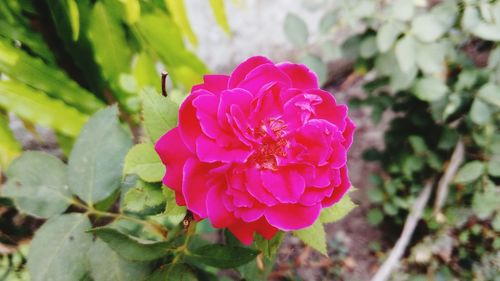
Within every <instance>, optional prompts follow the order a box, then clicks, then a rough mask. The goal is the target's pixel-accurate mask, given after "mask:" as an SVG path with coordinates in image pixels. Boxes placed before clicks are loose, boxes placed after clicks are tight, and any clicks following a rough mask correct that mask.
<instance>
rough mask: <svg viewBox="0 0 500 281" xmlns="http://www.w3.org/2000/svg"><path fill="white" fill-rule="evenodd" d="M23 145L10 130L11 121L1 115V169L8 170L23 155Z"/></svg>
mask: <svg viewBox="0 0 500 281" xmlns="http://www.w3.org/2000/svg"><path fill="white" fill-rule="evenodd" d="M21 149H22V148H21V145H20V144H19V142H18V141H17V140H16V138H15V137H14V134H13V133H12V131H11V130H10V128H9V119H8V118H7V116H4V115H2V114H0V168H3V169H6V168H7V166H9V164H10V162H12V160H14V158H16V157H17V156H18V155H19V154H21Z"/></svg>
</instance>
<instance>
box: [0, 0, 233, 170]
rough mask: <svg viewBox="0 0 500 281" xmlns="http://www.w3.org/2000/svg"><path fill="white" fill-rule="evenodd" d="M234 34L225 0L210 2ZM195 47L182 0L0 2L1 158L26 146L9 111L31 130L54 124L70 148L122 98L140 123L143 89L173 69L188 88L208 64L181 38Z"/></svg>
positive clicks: (4, 161) (130, 118)
mask: <svg viewBox="0 0 500 281" xmlns="http://www.w3.org/2000/svg"><path fill="white" fill-rule="evenodd" d="M210 3H211V6H212V8H213V12H214V15H215V17H216V19H217V22H218V23H219V24H220V25H221V28H223V29H224V30H225V31H226V32H228V33H229V28H228V24H227V20H226V17H225V12H224V6H223V1H222V0H211V1H210ZM184 38H187V39H188V41H189V43H190V44H191V45H193V46H196V44H197V39H196V35H195V34H194V33H193V31H192V30H191V27H190V25H189V22H188V20H187V13H186V9H185V6H184V1H171V0H165V1H162V0H143V1H142V0H141V1H139V0H103V1H90V0H84V1H76V0H62V1H28V0H26V1H17V0H6V1H2V2H1V3H0V73H1V75H2V76H1V77H2V79H1V81H0V93H1V95H0V109H1V111H0V140H1V141H0V155H1V156H0V164H1V167H3V168H5V167H6V166H7V165H8V163H9V162H10V161H12V159H13V158H15V157H16V156H17V155H18V154H19V153H20V150H21V146H20V145H19V144H18V143H17V142H16V140H15V138H14V137H13V134H12V133H11V132H10V131H9V128H8V124H7V121H8V115H7V113H8V112H11V113H12V114H14V115H15V116H17V117H18V118H20V119H21V120H22V121H23V122H24V123H25V124H27V125H28V126H27V127H28V128H29V127H33V125H35V124H37V125H43V126H45V127H48V128H51V129H54V131H55V132H56V133H57V136H58V140H59V142H60V145H61V147H63V148H64V150H65V151H66V152H67V151H69V149H70V147H71V143H72V140H73V139H74V138H75V137H76V136H77V135H78V133H79V131H80V128H81V127H82V125H83V124H84V123H85V122H86V121H87V119H88V117H89V115H90V114H92V113H93V112H95V111H96V110H98V109H101V108H103V107H104V106H105V104H110V103H114V102H118V103H119V105H120V108H121V109H122V112H123V114H124V116H123V118H124V119H125V120H126V121H127V122H128V123H129V124H130V125H131V126H134V125H136V124H137V123H138V121H139V120H138V112H139V111H140V100H139V94H140V92H141V91H142V90H143V89H144V88H147V87H153V88H156V89H157V90H160V89H159V87H160V83H159V72H160V71H162V70H168V72H169V77H170V78H171V81H172V82H173V85H174V87H175V88H176V89H180V90H183V92H185V91H186V90H189V89H190V88H191V86H192V85H193V84H196V83H198V82H200V81H201V77H202V75H203V74H204V73H207V72H208V70H207V68H206V66H205V65H204V63H203V62H202V61H200V60H199V59H198V58H197V57H196V56H195V55H194V54H193V53H192V52H191V51H189V50H188V48H187V47H186V44H185V43H184Z"/></svg>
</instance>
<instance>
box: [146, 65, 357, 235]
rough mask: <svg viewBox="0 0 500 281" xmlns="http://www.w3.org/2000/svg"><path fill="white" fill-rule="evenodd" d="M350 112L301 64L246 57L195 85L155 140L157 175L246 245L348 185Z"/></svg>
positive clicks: (297, 220)
mask: <svg viewBox="0 0 500 281" xmlns="http://www.w3.org/2000/svg"><path fill="white" fill-rule="evenodd" d="M347 110H348V109H347V107H346V106H345V105H337V104H336V102H335V99H334V97H333V96H332V94H330V93H329V92H326V91H323V90H321V89H319V86H318V80H317V77H316V75H315V74H314V73H313V72H311V71H310V70H309V69H308V68H307V67H306V66H304V65H301V64H293V63H288V62H283V63H279V64H274V63H273V62H271V61H270V60H268V59H267V58H265V57H261V56H256V57H252V58H250V59H248V60H246V61H245V62H243V63H241V64H240V65H239V66H238V67H237V68H236V69H235V70H234V71H233V72H232V73H231V75H229V76H227V75H206V76H205V77H204V83H203V84H200V85H196V86H194V87H193V88H192V91H191V93H190V95H189V96H188V97H187V98H186V100H185V101H184V102H183V104H182V105H181V107H180V110H179V125H178V126H177V127H175V128H174V129H172V130H170V131H168V132H167V133H166V134H165V135H164V136H163V137H162V138H161V139H160V140H159V141H158V142H157V143H156V151H157V153H158V154H159V156H160V158H161V160H162V162H163V164H164V165H165V166H166V174H165V177H164V179H163V182H164V184H165V185H167V186H168V187H170V188H171V189H173V190H174V191H175V194H176V201H177V203H178V204H179V205H185V206H187V208H188V209H189V210H190V211H191V212H192V213H193V215H194V216H195V218H196V219H204V218H208V219H209V220H210V222H211V223H212V225H213V226H214V227H216V228H228V229H229V230H230V231H231V232H232V233H233V234H234V235H235V236H236V237H237V238H238V239H239V240H240V241H241V242H243V243H245V244H250V243H251V242H252V239H253V235H254V233H255V232H257V233H259V234H261V235H262V236H263V237H264V238H266V239H271V238H272V237H273V236H274V235H275V234H276V232H277V231H278V230H284V231H289V230H297V229H302V228H305V227H308V226H310V225H312V224H313V223H314V222H315V220H316V219H317V218H318V216H319V214H320V211H321V209H322V208H325V207H328V206H331V205H332V204H334V203H336V202H337V201H338V200H340V198H341V197H342V196H343V195H344V194H345V193H346V191H347V190H348V189H349V187H350V185H351V184H350V181H349V178H348V171H347V166H346V160H347V151H348V149H349V147H350V145H351V143H352V138H353V133H354V129H355V125H354V123H353V122H352V121H351V119H349V117H348V116H347Z"/></svg>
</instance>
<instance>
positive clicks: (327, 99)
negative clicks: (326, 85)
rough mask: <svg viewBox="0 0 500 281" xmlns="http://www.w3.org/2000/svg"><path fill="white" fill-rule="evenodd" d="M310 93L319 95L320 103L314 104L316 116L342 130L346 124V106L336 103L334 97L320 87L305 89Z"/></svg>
mask: <svg viewBox="0 0 500 281" xmlns="http://www.w3.org/2000/svg"><path fill="white" fill-rule="evenodd" d="M307 92H308V93H310V94H314V95H317V96H319V97H321V99H322V102H321V104H319V105H317V106H316V118H321V119H325V120H327V121H329V122H331V123H332V124H334V125H335V126H337V128H338V129H339V130H340V131H341V132H342V131H344V129H345V126H346V117H347V106H345V105H337V102H336V101H335V98H334V97H333V95H332V94H330V93H329V92H327V91H323V90H321V89H314V90H308V91H307Z"/></svg>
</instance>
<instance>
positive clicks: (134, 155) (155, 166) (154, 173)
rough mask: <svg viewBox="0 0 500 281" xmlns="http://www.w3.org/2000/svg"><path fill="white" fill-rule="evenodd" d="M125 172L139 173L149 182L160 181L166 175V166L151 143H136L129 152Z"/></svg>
mask: <svg viewBox="0 0 500 281" xmlns="http://www.w3.org/2000/svg"><path fill="white" fill-rule="evenodd" d="M123 172H124V174H132V173H133V174H137V175H138V176H139V177H140V178H141V179H142V180H144V181H147V182H159V181H161V179H162V178H163V176H164V175H165V166H163V164H162V163H161V161H160V157H159V156H158V154H157V153H156V151H155V149H154V145H153V144H151V143H141V144H138V145H135V146H134V147H132V149H130V151H129V152H128V153H127V157H126V158H125V165H124V168H123Z"/></svg>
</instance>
